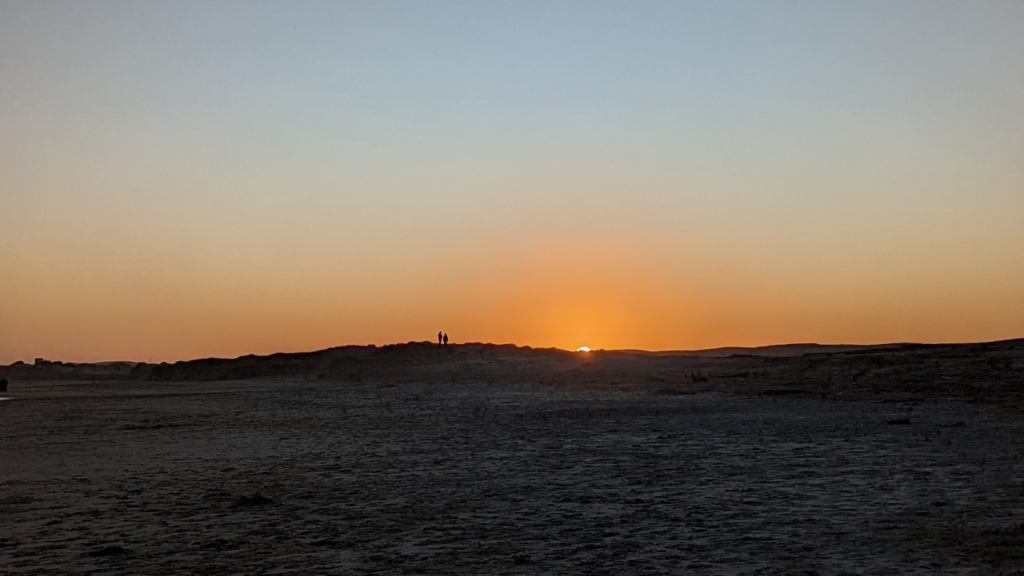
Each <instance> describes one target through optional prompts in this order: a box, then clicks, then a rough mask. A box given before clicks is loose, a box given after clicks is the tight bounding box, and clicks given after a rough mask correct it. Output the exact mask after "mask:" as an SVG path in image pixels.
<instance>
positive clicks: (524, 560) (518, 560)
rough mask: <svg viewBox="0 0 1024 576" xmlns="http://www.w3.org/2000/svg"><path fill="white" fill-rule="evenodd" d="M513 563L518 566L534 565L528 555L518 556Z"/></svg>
mask: <svg viewBox="0 0 1024 576" xmlns="http://www.w3.org/2000/svg"><path fill="white" fill-rule="evenodd" d="M512 563H513V564H515V565H516V566H522V565H524V564H533V561H532V560H530V557H529V556H527V555H526V554H518V555H516V557H515V558H513V559H512Z"/></svg>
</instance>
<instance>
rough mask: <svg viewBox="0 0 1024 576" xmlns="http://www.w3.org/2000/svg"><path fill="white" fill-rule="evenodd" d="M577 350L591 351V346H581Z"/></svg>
mask: <svg viewBox="0 0 1024 576" xmlns="http://www.w3.org/2000/svg"><path fill="white" fill-rule="evenodd" d="M576 351H577V352H590V348H587V347H586V346H580V347H579V348H577V349H576Z"/></svg>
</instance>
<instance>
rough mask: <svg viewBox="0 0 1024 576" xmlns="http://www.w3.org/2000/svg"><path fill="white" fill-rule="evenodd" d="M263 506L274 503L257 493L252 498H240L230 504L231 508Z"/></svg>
mask: <svg viewBox="0 0 1024 576" xmlns="http://www.w3.org/2000/svg"><path fill="white" fill-rule="evenodd" d="M264 504H274V501H273V500H271V499H270V498H266V497H264V496H263V494H260V493H259V492H257V493H255V494H253V495H252V496H242V497H241V498H239V499H238V500H235V501H234V502H232V503H231V508H240V507H248V506H262V505H264Z"/></svg>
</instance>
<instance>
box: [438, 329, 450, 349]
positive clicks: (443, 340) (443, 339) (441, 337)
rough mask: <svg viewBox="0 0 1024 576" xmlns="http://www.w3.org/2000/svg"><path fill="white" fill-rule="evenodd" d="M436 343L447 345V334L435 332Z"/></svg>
mask: <svg viewBox="0 0 1024 576" xmlns="http://www.w3.org/2000/svg"><path fill="white" fill-rule="evenodd" d="M437 345H438V346H447V345H448V335H447V334H442V333H440V332H438V333H437Z"/></svg>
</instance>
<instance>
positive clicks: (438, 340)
mask: <svg viewBox="0 0 1024 576" xmlns="http://www.w3.org/2000/svg"><path fill="white" fill-rule="evenodd" d="M437 345H438V346H440V345H441V332H438V333H437Z"/></svg>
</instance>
